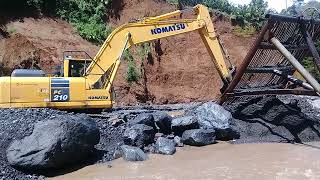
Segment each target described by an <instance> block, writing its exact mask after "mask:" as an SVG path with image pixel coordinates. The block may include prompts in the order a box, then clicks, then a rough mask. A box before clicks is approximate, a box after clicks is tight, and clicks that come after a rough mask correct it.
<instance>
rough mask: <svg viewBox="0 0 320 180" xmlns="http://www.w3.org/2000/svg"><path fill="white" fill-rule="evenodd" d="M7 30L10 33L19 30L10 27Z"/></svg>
mask: <svg viewBox="0 0 320 180" xmlns="http://www.w3.org/2000/svg"><path fill="white" fill-rule="evenodd" d="M7 31H8V33H9V34H15V33H16V32H17V30H16V29H15V28H8V30H7Z"/></svg>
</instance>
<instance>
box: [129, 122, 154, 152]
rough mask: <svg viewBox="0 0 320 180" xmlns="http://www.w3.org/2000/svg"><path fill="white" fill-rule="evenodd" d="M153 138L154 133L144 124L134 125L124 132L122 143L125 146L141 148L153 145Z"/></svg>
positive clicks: (151, 128)
mask: <svg viewBox="0 0 320 180" xmlns="http://www.w3.org/2000/svg"><path fill="white" fill-rule="evenodd" d="M154 136H155V131H154V129H153V127H150V126H147V125H144V124H135V125H133V126H131V127H128V128H127V129H126V130H125V131H124V134H123V141H124V144H126V145H131V146H137V147H140V148H143V147H144V146H146V145H148V144H151V143H153V141H154Z"/></svg>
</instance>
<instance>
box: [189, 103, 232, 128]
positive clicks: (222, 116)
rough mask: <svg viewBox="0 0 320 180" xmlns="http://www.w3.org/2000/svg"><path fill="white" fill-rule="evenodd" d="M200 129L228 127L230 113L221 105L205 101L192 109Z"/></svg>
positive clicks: (230, 117)
mask: <svg viewBox="0 0 320 180" xmlns="http://www.w3.org/2000/svg"><path fill="white" fill-rule="evenodd" d="M193 114H194V115H195V116H196V117H197V119H198V122H199V125H200V128H201V129H227V128H230V120H231V119H232V115H231V113H230V112H229V111H227V110H225V109H224V108H223V107H222V106H220V105H218V104H216V103H214V102H207V103H204V104H203V105H201V106H199V107H198V108H196V109H195V110H194V111H193Z"/></svg>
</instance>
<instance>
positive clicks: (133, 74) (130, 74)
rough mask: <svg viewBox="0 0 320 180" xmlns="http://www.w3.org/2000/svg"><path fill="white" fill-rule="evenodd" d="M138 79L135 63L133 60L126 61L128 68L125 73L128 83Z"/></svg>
mask: <svg viewBox="0 0 320 180" xmlns="http://www.w3.org/2000/svg"><path fill="white" fill-rule="evenodd" d="M139 79H140V74H139V72H138V70H137V68H136V64H135V62H134V61H129V63H128V70H127V74H126V80H127V82H129V83H130V84H131V83H133V82H138V81H139Z"/></svg>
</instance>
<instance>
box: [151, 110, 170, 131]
mask: <svg viewBox="0 0 320 180" xmlns="http://www.w3.org/2000/svg"><path fill="white" fill-rule="evenodd" d="M154 121H155V125H156V127H157V129H158V130H159V132H161V133H164V134H170V133H171V121H172V117H171V116H169V115H168V114H167V113H164V112H159V113H155V114H154Z"/></svg>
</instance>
